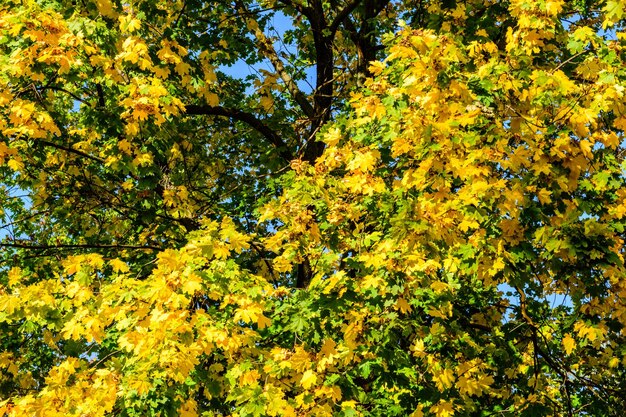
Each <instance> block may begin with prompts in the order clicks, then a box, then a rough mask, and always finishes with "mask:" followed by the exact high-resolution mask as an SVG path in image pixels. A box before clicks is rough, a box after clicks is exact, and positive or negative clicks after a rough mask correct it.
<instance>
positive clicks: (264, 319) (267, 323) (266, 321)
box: [256, 314, 272, 329]
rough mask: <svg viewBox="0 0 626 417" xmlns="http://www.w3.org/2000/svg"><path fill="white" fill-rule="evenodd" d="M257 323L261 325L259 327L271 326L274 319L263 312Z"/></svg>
mask: <svg viewBox="0 0 626 417" xmlns="http://www.w3.org/2000/svg"><path fill="white" fill-rule="evenodd" d="M256 324H257V326H259V329H265V328H266V327H269V326H270V325H271V324H272V320H270V319H269V318H267V317H265V316H264V315H263V314H261V315H259V317H257V319H256Z"/></svg>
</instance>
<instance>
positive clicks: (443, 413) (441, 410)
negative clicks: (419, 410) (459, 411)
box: [429, 400, 454, 417]
mask: <svg viewBox="0 0 626 417" xmlns="http://www.w3.org/2000/svg"><path fill="white" fill-rule="evenodd" d="M429 411H430V412H431V413H435V415H436V416H437V417H450V416H453V415H454V404H453V403H451V402H448V401H443V400H441V401H439V403H437V404H435V405H433V406H432V407H430V409H429Z"/></svg>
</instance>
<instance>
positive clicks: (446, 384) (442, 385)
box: [433, 368, 454, 392]
mask: <svg viewBox="0 0 626 417" xmlns="http://www.w3.org/2000/svg"><path fill="white" fill-rule="evenodd" d="M433 380H434V381H435V385H437V389H438V390H439V391H441V392H443V391H445V390H446V389H448V388H450V387H451V386H452V384H453V383H454V371H452V369H448V368H445V369H443V370H441V371H440V372H437V373H435V374H434V375H433Z"/></svg>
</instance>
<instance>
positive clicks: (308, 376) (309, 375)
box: [300, 369, 317, 389]
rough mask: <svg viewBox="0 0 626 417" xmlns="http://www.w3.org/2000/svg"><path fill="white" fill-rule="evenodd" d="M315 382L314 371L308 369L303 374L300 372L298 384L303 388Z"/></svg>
mask: <svg viewBox="0 0 626 417" xmlns="http://www.w3.org/2000/svg"><path fill="white" fill-rule="evenodd" d="M316 383H317V375H315V372H313V371H311V370H310V369H309V370H308V371H306V372H304V374H302V379H301V380H300V385H302V387H303V388H304V389H309V388H311V387H312V386H313V385H315V384H316Z"/></svg>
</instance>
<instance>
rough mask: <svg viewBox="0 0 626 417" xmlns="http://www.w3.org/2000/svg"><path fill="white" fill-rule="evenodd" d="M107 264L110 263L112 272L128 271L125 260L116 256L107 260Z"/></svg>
mask: <svg viewBox="0 0 626 417" xmlns="http://www.w3.org/2000/svg"><path fill="white" fill-rule="evenodd" d="M109 265H111V268H113V272H121V273H124V272H128V270H129V268H128V265H127V264H126V262H124V261H121V260H119V259H117V258H115V259H111V260H110V261H109Z"/></svg>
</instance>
